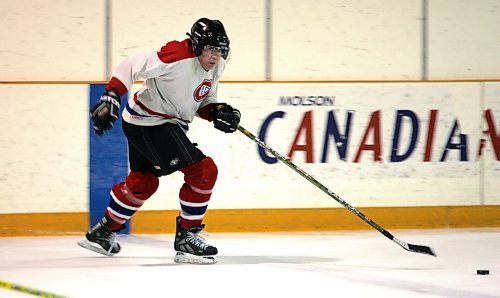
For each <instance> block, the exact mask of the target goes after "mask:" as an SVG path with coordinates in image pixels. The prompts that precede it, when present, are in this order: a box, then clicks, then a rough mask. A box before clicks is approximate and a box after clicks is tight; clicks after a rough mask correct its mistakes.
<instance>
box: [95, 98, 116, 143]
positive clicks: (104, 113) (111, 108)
mask: <svg viewBox="0 0 500 298" xmlns="http://www.w3.org/2000/svg"><path fill="white" fill-rule="evenodd" d="M120 104H121V100H120V97H119V96H118V95H116V93H115V92H114V91H113V90H110V91H106V92H104V94H103V95H101V98H99V100H98V101H97V103H96V104H95V105H94V106H93V107H92V109H90V118H92V121H93V122H94V130H95V132H96V133H97V135H99V136H100V135H102V134H103V133H104V131H105V130H109V129H111V128H112V127H113V124H114V123H115V121H116V120H117V119H118V117H119V115H118V113H119V111H120Z"/></svg>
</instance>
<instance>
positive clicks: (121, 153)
mask: <svg viewBox="0 0 500 298" xmlns="http://www.w3.org/2000/svg"><path fill="white" fill-rule="evenodd" d="M104 87H105V85H103V84H91V85H90V94H89V107H92V106H93V105H94V104H95V103H96V102H97V100H99V97H100V96H101V95H102V93H103V92H104ZM122 98H127V95H124V96H123V97H122ZM123 106H124V105H122V108H123ZM120 115H121V110H120ZM89 134H90V136H89V146H90V148H89V167H90V169H89V171H90V172H89V184H90V185H89V204H90V205H89V214H90V224H91V226H92V225H94V224H96V223H97V222H98V221H99V220H100V219H101V218H102V216H103V215H104V211H105V209H106V207H107V206H108V204H109V199H110V196H109V192H110V190H111V187H113V185H115V184H116V183H118V182H120V181H122V180H124V179H125V177H126V176H127V174H128V156H127V154H128V153H127V151H128V150H127V139H126V138H125V135H124V134H123V131H122V124H121V120H118V121H116V122H115V125H114V127H113V129H111V130H109V131H106V132H105V133H104V134H103V135H102V136H98V135H97V134H96V133H95V132H94V128H93V126H92V121H91V120H90V118H89ZM122 233H130V224H127V229H126V230H124V231H123V232H122Z"/></svg>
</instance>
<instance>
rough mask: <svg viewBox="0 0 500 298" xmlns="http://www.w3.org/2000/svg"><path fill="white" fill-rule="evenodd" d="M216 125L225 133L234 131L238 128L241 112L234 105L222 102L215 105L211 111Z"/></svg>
mask: <svg viewBox="0 0 500 298" xmlns="http://www.w3.org/2000/svg"><path fill="white" fill-rule="evenodd" d="M211 116H212V119H213V121H214V127H215V128H216V129H218V130H221V131H223V132H225V133H232V132H235V131H236V130H237V129H238V124H240V119H241V113H240V111H238V110H237V109H235V108H233V107H232V106H230V105H228V104H225V103H221V104H218V105H216V106H215V107H214V109H213V110H212V112H211Z"/></svg>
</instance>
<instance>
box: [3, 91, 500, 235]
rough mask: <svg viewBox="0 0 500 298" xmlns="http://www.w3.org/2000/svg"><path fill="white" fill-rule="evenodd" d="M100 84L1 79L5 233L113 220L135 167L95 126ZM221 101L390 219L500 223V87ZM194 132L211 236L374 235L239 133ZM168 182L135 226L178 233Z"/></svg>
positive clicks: (259, 94)
mask: <svg viewBox="0 0 500 298" xmlns="http://www.w3.org/2000/svg"><path fill="white" fill-rule="evenodd" d="M99 88H101V86H99V85H94V84H90V85H89V84H83V83H75V84H2V85H0V90H1V93H2V95H3V99H2V100H3V101H4V105H3V109H2V112H0V119H1V120H2V123H3V130H4V131H3V133H2V138H1V139H0V142H1V144H0V154H2V156H3V158H2V161H1V163H2V165H1V166H2V169H3V175H2V181H3V182H2V183H1V184H0V187H1V189H0V190H1V191H2V194H3V197H4V198H8V199H4V200H1V201H0V213H1V214H2V216H0V224H1V226H2V227H4V228H3V231H2V233H3V234H8V233H14V234H16V233H19V234H23V233H27V234H30V233H33V234H36V233H41V234H44V233H45V234H47V233H48V234H51V233H58V232H73V231H81V230H82V229H83V230H84V229H85V228H86V227H87V225H88V221H89V219H88V214H91V215H94V217H99V216H100V215H101V214H102V210H103V208H102V206H104V205H106V204H107V201H108V192H109V187H110V186H111V185H112V184H113V183H116V182H117V181H119V180H120V179H121V177H122V176H123V175H126V173H127V170H128V168H127V159H126V148H125V146H124V144H125V140H124V138H123V135H122V134H121V132H120V129H119V128H115V130H114V131H112V134H109V135H105V136H104V137H102V138H96V137H95V136H94V135H92V132H91V131H90V124H89V120H88V112H87V111H88V106H89V104H91V103H92V102H94V101H95V100H96V98H95V97H96V95H95V94H99V92H100V91H99ZM135 89H137V86H135V87H134V90H135ZM92 90H93V92H94V94H93V95H92V96H90V93H91V91H92ZM219 98H221V99H223V100H225V99H227V102H229V103H231V104H232V105H233V106H235V107H237V108H239V109H240V110H241V111H242V115H243V117H242V122H241V124H242V125H243V126H244V127H245V128H246V129H248V130H250V131H252V132H253V133H254V134H256V135H257V136H258V137H260V138H261V139H262V140H263V141H265V142H266V143H267V144H268V145H269V146H271V147H272V148H273V149H275V150H276V151H278V152H280V153H281V154H283V155H286V156H289V157H290V158H291V160H292V162H294V163H296V164H297V165H298V166H300V167H301V168H303V169H304V170H305V171H306V172H308V173H309V174H311V175H312V176H314V177H315V178H316V179H317V180H318V181H320V182H321V183H323V184H324V185H325V186H326V187H328V188H330V189H331V190H333V191H334V192H336V193H337V194H338V195H340V196H341V197H342V198H343V199H344V200H346V201H348V202H349V203H350V204H351V205H353V206H355V207H359V208H360V209H361V210H365V212H366V215H367V216H368V217H370V218H372V219H374V220H376V221H377V222H379V221H380V222H379V223H380V224H386V225H388V226H389V227H395V228H398V227H401V228H407V227H408V228H412V227H422V228H433V227H461V226H474V227H475V226H498V225H500V223H499V218H500V211H499V208H498V207H499V205H500V195H499V194H500V184H499V183H498V181H499V176H500V162H499V159H500V83H498V82H434V83H404V82H400V83H274V84H271V83H252V82H249V83H230V82H227V83H223V84H221V86H220V88H219ZM188 136H189V137H190V138H191V139H192V141H193V142H196V143H198V144H199V146H200V148H201V149H202V150H203V151H204V152H205V154H207V155H210V156H212V157H213V158H214V160H215V161H216V163H217V165H218V166H219V181H218V184H217V185H216V188H215V189H214V194H213V197H212V199H211V202H210V207H209V208H210V211H209V212H208V213H207V216H206V222H207V224H210V226H211V227H212V229H215V230H217V231H218V230H220V231H226V230H231V229H234V230H235V231H244V230H245V229H247V230H249V231H262V230H269V231H274V230H287V229H288V230H315V229H318V230H335V229H362V228H369V226H368V225H366V224H365V223H363V222H362V221H361V220H359V219H358V218H356V217H355V216H354V215H352V214H350V213H349V212H348V211H347V210H345V209H344V208H341V206H340V205H339V204H338V203H337V202H335V201H334V200H333V199H331V198H329V197H328V196H326V195H325V194H323V193H322V192H321V191H319V190H318V189H317V188H316V187H314V186H313V185H312V184H310V183H309V182H307V181H306V180H304V179H303V178H302V177H300V176H298V175H297V174H296V173H294V172H293V171H291V170H290V169H289V168H287V167H286V166H284V165H282V164H281V163H279V162H276V160H275V159H274V158H273V157H272V156H271V155H269V154H268V153H266V152H263V151H262V150H259V149H258V147H257V146H256V145H255V143H253V142H251V141H250V140H248V139H247V138H246V137H245V136H243V135H242V134H239V133H235V134H232V135H226V134H223V133H220V132H218V131H216V130H214V129H213V127H212V125H211V124H210V123H206V122H205V121H203V120H200V119H195V122H194V123H193V124H192V125H191V129H190V131H189V133H188ZM106 171H107V172H106ZM100 175H101V176H100ZM106 179H111V181H107V180H106ZM161 180H162V182H161V186H160V188H159V190H158V192H157V193H156V194H155V195H154V196H153V197H152V198H150V199H149V200H148V202H147V203H146V204H145V205H144V207H143V209H141V211H140V212H139V213H138V214H137V216H136V218H134V222H133V223H132V232H137V233H141V232H146V233H149V232H155V231H151V229H153V230H154V229H155V228H157V229H158V232H164V231H167V230H169V229H171V228H172V226H173V224H172V223H171V221H172V218H173V216H175V214H176V212H177V210H178V208H179V206H178V199H177V196H178V189H179V187H180V185H181V184H182V176H181V175H179V174H174V175H172V176H169V177H163V178H161ZM89 211H90V212H89ZM54 214H57V216H55V218H54V216H53V215H54ZM170 215H171V216H170ZM51 218H53V219H51ZM245 223H247V224H245ZM294 223H295V224H294ZM16 227H17V228H16ZM16 229H17V230H18V231H17V232H14V230H16Z"/></svg>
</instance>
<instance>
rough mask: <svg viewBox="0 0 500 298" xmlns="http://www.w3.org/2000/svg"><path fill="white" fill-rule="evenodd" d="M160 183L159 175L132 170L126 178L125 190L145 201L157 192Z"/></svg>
mask: <svg viewBox="0 0 500 298" xmlns="http://www.w3.org/2000/svg"><path fill="white" fill-rule="evenodd" d="M159 184H160V182H159V179H158V177H156V176H155V175H154V174H153V173H151V172H147V173H146V174H143V173H141V172H133V171H132V172H130V174H129V175H128V176H127V178H126V179H125V185H124V186H123V191H125V192H130V193H131V194H132V195H133V196H134V197H135V198H137V199H139V200H142V201H144V200H147V199H149V198H150V197H151V196H152V195H153V194H154V193H155V192H156V190H157V189H158V185H159Z"/></svg>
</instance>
